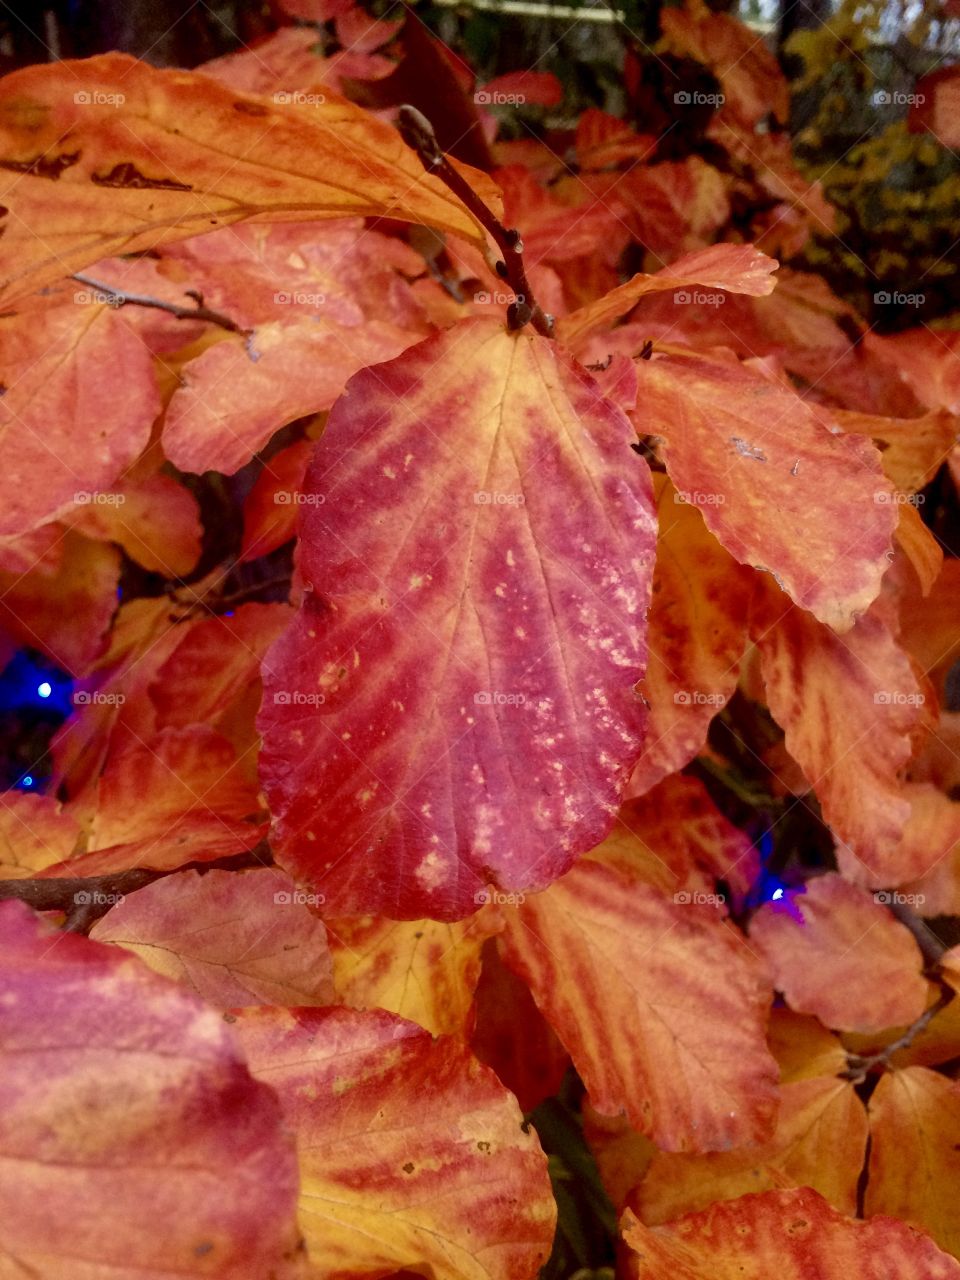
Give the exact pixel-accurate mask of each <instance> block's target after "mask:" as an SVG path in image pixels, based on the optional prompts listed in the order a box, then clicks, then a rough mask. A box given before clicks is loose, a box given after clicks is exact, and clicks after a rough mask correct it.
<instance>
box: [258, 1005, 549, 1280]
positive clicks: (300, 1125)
mask: <svg viewBox="0 0 960 1280" xmlns="http://www.w3.org/2000/svg"><path fill="white" fill-rule="evenodd" d="M236 1029H237V1031H238V1032H239V1035H240V1039H241V1042H242V1043H243V1046H244V1048H245V1049H246V1052H247V1057H248V1060H249V1062H250V1065H251V1069H252V1070H253V1072H254V1073H255V1074H256V1075H257V1076H258V1077H259V1078H260V1079H262V1080H266V1081H268V1082H269V1083H270V1084H271V1085H272V1086H273V1088H274V1089H275V1090H276V1091H277V1093H278V1094H279V1095H280V1101H281V1104H282V1106H283V1110H284V1114H285V1116H286V1119H287V1122H288V1124H289V1125H290V1126H291V1128H292V1129H293V1130H294V1132H295V1133H296V1135H297V1147H298V1154H299V1160H300V1172H301V1193H300V1225H301V1228H302V1230H303V1233H304V1235H305V1236H306V1239H307V1247H308V1252H309V1255H310V1260H311V1262H313V1263H314V1264H315V1266H316V1267H317V1268H318V1271H319V1273H320V1274H322V1275H324V1276H331V1277H333V1276H336V1277H338V1278H339V1280H356V1278H359V1277H361V1276H371V1277H378V1276H387V1275H392V1274H393V1273H394V1271H397V1270H400V1269H402V1268H407V1269H409V1270H416V1271H417V1272H419V1273H421V1274H425V1275H430V1276H434V1277H436V1280H526V1278H527V1277H529V1278H530V1280H532V1278H533V1277H534V1276H536V1274H537V1270H538V1268H539V1266H540V1265H541V1263H543V1262H545V1261H546V1258H547V1255H548V1254H549V1252H550V1243H551V1240H552V1238H553V1227H554V1219H555V1217H556V1208H555V1205H554V1201H553V1195H552V1193H551V1190H550V1181H549V1179H548V1177H547V1162H546V1159H545V1157H544V1155H543V1152H542V1151H541V1150H540V1145H539V1143H538V1142H537V1139H536V1136H535V1135H534V1134H533V1133H532V1132H527V1133H525V1132H524V1131H523V1130H522V1128H521V1121H522V1116H521V1114H520V1108H519V1107H518V1106H517V1102H516V1099H515V1098H513V1097H512V1096H511V1095H510V1094H509V1093H508V1092H507V1091H506V1089H504V1087H503V1086H502V1085H501V1084H500V1082H499V1081H498V1080H497V1078H496V1076H494V1074H493V1072H492V1071H491V1070H490V1069H489V1068H488V1067H484V1066H482V1065H481V1064H480V1063H479V1062H477V1060H476V1059H475V1058H474V1057H473V1056H472V1055H471V1054H470V1052H469V1051H468V1050H467V1049H466V1048H465V1047H464V1046H463V1045H462V1044H461V1043H460V1042H459V1041H457V1040H455V1039H453V1038H452V1037H449V1036H443V1037H441V1038H439V1039H436V1040H435V1039H434V1038H433V1037H432V1036H431V1035H430V1034H429V1033H428V1032H426V1031H424V1030H422V1028H420V1027H417V1026H415V1025H414V1024H413V1023H412V1022H406V1021H404V1019H402V1018H398V1017H395V1016H394V1015H393V1014H390V1013H385V1012H384V1011H383V1010H380V1009H375V1010H371V1011H369V1012H366V1013H360V1012H356V1011H354V1010H352V1009H329V1010H308V1009H301V1010H293V1011H288V1010H280V1009H270V1008H264V1009H259V1010H250V1011H247V1012H244V1013H242V1014H240V1015H239V1017H238V1019H237V1022H236Z"/></svg>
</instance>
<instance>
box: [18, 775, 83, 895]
mask: <svg viewBox="0 0 960 1280" xmlns="http://www.w3.org/2000/svg"><path fill="white" fill-rule="evenodd" d="M79 837H80V825H79V823H77V821H76V820H75V819H74V817H73V815H72V814H69V813H66V812H65V811H64V808H63V805H62V804H60V802H59V801H57V800H55V799H54V797H53V796H42V795H31V794H30V793H29V792H25V791H3V792H0V879H4V880H14V879H23V878H24V877H26V876H32V875H33V874H34V873H35V872H37V871H42V870H43V868H44V867H49V866H52V865H53V863H55V862H60V861H61V860H62V859H64V858H69V856H70V854H71V853H72V852H73V850H74V849H75V847H76V845H77V841H78V839H79Z"/></svg>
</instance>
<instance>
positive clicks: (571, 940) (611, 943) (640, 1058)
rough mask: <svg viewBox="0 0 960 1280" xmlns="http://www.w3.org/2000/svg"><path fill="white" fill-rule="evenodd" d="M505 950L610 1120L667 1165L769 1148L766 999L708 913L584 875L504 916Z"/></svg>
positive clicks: (597, 868)
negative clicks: (641, 1137) (615, 1118)
mask: <svg viewBox="0 0 960 1280" xmlns="http://www.w3.org/2000/svg"><path fill="white" fill-rule="evenodd" d="M504 944H505V957H506V959H507V962H508V963H509V964H510V966H511V967H512V968H514V969H515V970H516V971H517V973H518V974H520V976H521V977H522V978H523V979H524V981H525V982H527V983H528V985H529V986H530V989H531V991H532V992H533V995H534V999H535V1000H536V1001H537V1004H538V1005H539V1007H540V1009H541V1010H542V1011H543V1013H544V1016H545V1017H546V1018H547V1020H548V1022H550V1024H551V1025H552V1026H553V1028H554V1030H555V1031H556V1033H557V1035H558V1036H559V1038H560V1040H561V1041H562V1042H563V1044H564V1045H565V1047H566V1048H567V1049H568V1050H569V1052H570V1056H571V1057H572V1059H573V1063H574V1066H575V1067H576V1068H577V1070H578V1071H579V1073H580V1075H581V1077H582V1078H583V1081H584V1083H585V1084H586V1086H587V1089H588V1091H589V1093H590V1098H591V1101H592V1102H593V1105H594V1106H595V1107H596V1108H597V1110H598V1111H600V1112H601V1113H602V1114H606V1115H610V1114H616V1113H617V1112H618V1111H619V1110H621V1109H624V1110H625V1111H626V1114H627V1116H628V1118H629V1120H630V1122H631V1124H632V1125H633V1126H634V1127H635V1128H636V1129H639V1130H640V1131H641V1132H642V1133H645V1134H648V1135H649V1136H650V1137H652V1138H653V1140H654V1141H655V1142H656V1143H657V1145H658V1146H660V1147H661V1148H663V1149H664V1150H667V1151H722V1150H726V1149H727V1148H729V1147H732V1146H741V1145H743V1144H745V1143H750V1142H757V1141H762V1140H763V1139H765V1138H767V1137H768V1136H769V1134H770V1132H771V1130H772V1127H773V1122H774V1118H775V1113H776V1102H777V1097H776V1087H775V1086H776V1078H777V1071H776V1065H775V1063H774V1061H773V1059H772V1058H771V1057H770V1054H769V1053H768V1051H767V1047H766V1043H765V1041H764V1037H763V1032H764V1023H765V1020H766V1012H767V1007H768V1002H769V996H770V991H769V987H767V986H766V984H765V981H764V974H763V971H762V968H761V967H760V966H759V965H758V964H757V961H756V958H755V956H754V954H753V953H752V952H751V951H750V949H749V948H748V947H746V946H745V945H744V943H743V941H742V939H739V938H738V937H737V936H736V935H735V933H734V932H733V931H732V930H731V929H729V928H728V927H727V926H725V925H724V924H722V923H721V921H720V919H719V918H718V917H717V916H716V915H713V914H712V913H711V912H710V909H709V907H707V906H700V905H699V904H697V903H693V902H690V901H689V900H688V895H680V896H679V898H678V899H677V900H669V899H667V898H666V897H665V896H664V895H662V894H660V893H658V892H657V891H656V890H655V889H652V888H650V887H649V886H648V885H645V884H643V883H631V881H630V880H629V879H628V878H627V877H626V876H624V875H623V874H622V873H619V872H617V871H614V870H613V869H612V868H610V867H605V866H602V865H601V864H599V863H597V862H594V861H584V862H582V863H580V864H579V865H578V866H576V867H575V868H574V869H573V870H572V871H570V872H568V874H567V875H566V876H565V877H564V878H563V879H562V880H560V881H558V882H557V883H556V884H554V885H552V886H551V887H550V888H549V889H548V890H547V891H546V892H545V893H542V894H538V895H535V896H534V895H531V896H529V897H528V898H527V900H526V901H525V902H524V903H523V904H522V905H521V906H520V907H518V909H517V911H516V913H513V912H511V913H509V914H508V916H507V928H506V932H505V933H504Z"/></svg>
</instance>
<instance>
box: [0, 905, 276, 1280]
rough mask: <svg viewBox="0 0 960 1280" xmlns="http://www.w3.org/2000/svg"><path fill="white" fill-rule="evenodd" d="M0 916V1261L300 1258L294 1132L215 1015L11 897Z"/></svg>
mask: <svg viewBox="0 0 960 1280" xmlns="http://www.w3.org/2000/svg"><path fill="white" fill-rule="evenodd" d="M0 923H2V927H0V970H2V986H3V991H4V998H3V1000H2V1001H0V1064H2V1071H0V1080H2V1083H0V1105H2V1109H3V1132H2V1137H0V1163H2V1165H3V1168H4V1176H3V1177H2V1178H0V1250H2V1254H3V1258H4V1261H3V1263H0V1272H2V1274H3V1275H4V1276H5V1277H6V1276H9V1277H13V1276H30V1277H32V1278H33V1280H64V1277H67V1276H69V1277H70V1280H148V1278H150V1280H152V1278H153V1277H160V1276H173V1275H176V1276H185V1277H197V1278H198V1280H199V1278H200V1277H211V1278H212V1277H216V1280H265V1277H267V1276H271V1277H276V1280H293V1277H297V1276H300V1275H301V1274H302V1272H301V1269H300V1265H299V1262H298V1261H297V1250H298V1244H299V1239H298V1233H297V1230H296V1226H295V1206H296V1194H297V1167H296V1161H295V1157H294V1151H293V1147H292V1144H291V1143H290V1140H289V1137H288V1135H287V1134H286V1133H285V1131H284V1129H283V1126H282V1121H281V1115H280V1107H279V1106H278V1104H277V1100H276V1097H275V1096H274V1094H273V1092H272V1090H271V1089H269V1088H267V1087H266V1086H265V1085H263V1084H261V1083H259V1082H258V1081H256V1080H254V1079H252V1078H251V1076H250V1073H249V1072H248V1070H247V1067H246V1065H245V1064H244V1062H243V1059H242V1057H241V1055H240V1052H239V1050H238V1048H237V1045H236V1043H235V1041H234V1039H233V1036H232V1033H231V1032H230V1029H229V1028H228V1027H227V1026H226V1025H225V1024H224V1022H223V1020H222V1019H221V1017H220V1015H219V1014H218V1013H216V1012H215V1011H214V1010H212V1009H208V1008H207V1007H206V1006H205V1005H204V1004H203V1003H202V1002H201V1001H200V1000H198V999H197V998H196V996H194V995H193V994H191V993H189V992H186V991H183V990H181V989H180V988H178V987H177V986H175V985H174V984H173V983H172V982H168V981H167V980H166V979H165V978H159V977H157V975H156V974H153V973H151V972H150V970H149V969H147V968H146V967H145V966H144V965H142V964H141V963H140V961H139V960H137V959H135V958H134V957H133V956H129V955H126V954H124V952H122V951H120V950H118V949H117V948H114V947H104V946H100V945H99V944H97V943H94V942H89V941H88V940H87V939H86V938H81V937H78V936H76V935H71V934H52V933H49V932H47V930H46V929H45V928H44V927H43V926H42V925H41V923H40V922H39V920H38V919H37V918H36V917H35V916H34V915H33V914H32V913H31V912H29V911H28V910H27V909H26V908H25V907H23V906H22V905H21V904H20V903H12V902H5V903H2V904H0Z"/></svg>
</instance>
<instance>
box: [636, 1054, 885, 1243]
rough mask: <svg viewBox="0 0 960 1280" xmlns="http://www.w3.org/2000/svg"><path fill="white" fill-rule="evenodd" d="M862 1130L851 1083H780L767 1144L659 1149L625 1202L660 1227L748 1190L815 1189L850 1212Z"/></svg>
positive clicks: (860, 1107)
mask: <svg viewBox="0 0 960 1280" xmlns="http://www.w3.org/2000/svg"><path fill="white" fill-rule="evenodd" d="M867 1132H868V1126H867V1113H866V1110H865V1109H864V1105H863V1103H862V1102H861V1101H860V1099H859V1098H858V1097H857V1094H856V1092H855V1090H854V1087H853V1085H852V1084H851V1083H850V1082H849V1081H848V1080H837V1079H836V1078H833V1079H831V1078H828V1077H824V1076H818V1077H814V1078H812V1079H809V1080H799V1081H796V1082H794V1083H792V1084H785V1085H783V1086H782V1088H781V1091H780V1114H779V1117H778V1120H777V1128H776V1131H775V1132H774V1134H773V1137H772V1138H770V1139H769V1141H768V1142H764V1143H762V1144H761V1145H760V1146H757V1147H740V1148H738V1149H736V1150H734V1151H724V1152H713V1153H711V1154H708V1155H671V1154H667V1153H664V1152H658V1153H657V1154H656V1155H655V1156H654V1158H653V1161H652V1163H651V1164H650V1166H649V1168H648V1169H647V1171H646V1173H645V1175H644V1178H643V1181H642V1182H641V1184H640V1186H639V1187H638V1188H637V1190H636V1191H635V1192H634V1194H633V1195H632V1196H631V1197H630V1201H629V1203H630V1207H631V1208H632V1209H633V1210H634V1211H635V1212H636V1213H637V1214H638V1215H639V1216H640V1218H641V1219H642V1220H643V1222H645V1223H646V1224H647V1226H657V1225H658V1224H659V1223H661V1222H669V1221H671V1220H672V1219H673V1218H679V1217H681V1216H683V1215H684V1214H687V1213H697V1212H699V1211H700V1210H701V1209H706V1208H708V1207H709V1206H710V1204H712V1203H713V1202H714V1201H720V1200H734V1199H736V1198H737V1196H742V1195H746V1194H747V1193H748V1192H751V1191H772V1190H776V1189H777V1188H780V1187H813V1189H814V1190H815V1191H819V1192H820V1194H821V1195H822V1196H824V1197H825V1199H827V1200H828V1201H829V1202H830V1204H832V1205H833V1207H834V1208H835V1209H839V1210H840V1212H841V1213H849V1214H851V1215H854V1214H856V1212H857V1183H858V1181H859V1178H860V1172H861V1170H862V1168H863V1161H864V1156H865V1154H866V1148H867Z"/></svg>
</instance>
